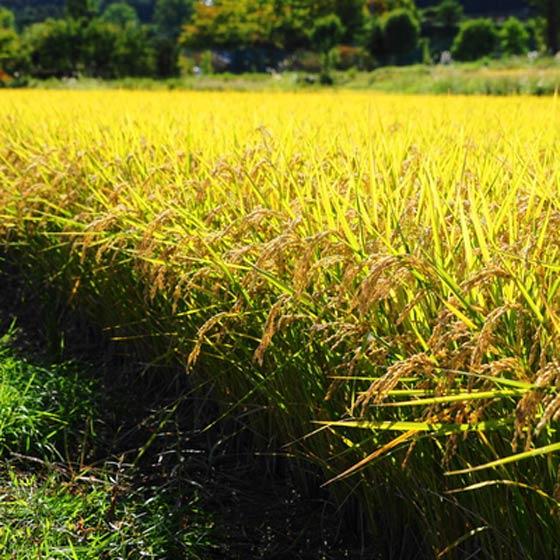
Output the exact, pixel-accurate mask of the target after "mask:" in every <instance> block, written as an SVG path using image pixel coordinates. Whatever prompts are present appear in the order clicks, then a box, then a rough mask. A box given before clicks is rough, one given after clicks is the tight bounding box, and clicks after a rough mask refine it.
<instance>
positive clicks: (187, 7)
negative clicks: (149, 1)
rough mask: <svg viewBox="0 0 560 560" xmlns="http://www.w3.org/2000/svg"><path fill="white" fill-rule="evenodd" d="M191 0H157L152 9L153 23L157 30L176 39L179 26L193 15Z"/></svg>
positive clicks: (179, 30)
mask: <svg viewBox="0 0 560 560" xmlns="http://www.w3.org/2000/svg"><path fill="white" fill-rule="evenodd" d="M193 11H194V10H193V2H192V0H157V2H156V6H155V11H154V23H155V25H156V27H157V29H158V32H159V33H161V34H163V35H165V36H166V37H171V38H173V39H177V38H178V37H179V35H180V33H181V28H182V27H183V25H185V23H187V22H188V21H189V20H190V19H191V17H192V15H193Z"/></svg>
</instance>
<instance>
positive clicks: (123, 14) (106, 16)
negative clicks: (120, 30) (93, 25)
mask: <svg viewBox="0 0 560 560" xmlns="http://www.w3.org/2000/svg"><path fill="white" fill-rule="evenodd" d="M100 19H101V21H104V22H106V23H112V24H113V25H116V26H118V27H126V26H127V25H138V23H139V19H138V14H137V13H136V10H135V9H134V8H133V7H132V6H131V5H130V4H126V3H125V2H115V3H114V4H109V6H107V8H106V9H105V11H104V12H103V14H102V16H101V18H100Z"/></svg>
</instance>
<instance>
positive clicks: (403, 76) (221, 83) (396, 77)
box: [20, 57, 560, 95]
mask: <svg viewBox="0 0 560 560" xmlns="http://www.w3.org/2000/svg"><path fill="white" fill-rule="evenodd" d="M333 78H334V84H333V86H332V87H333V88H334V89H337V88H338V89H340V88H343V89H351V90H372V91H383V92H400V93H411V94H462V95H476V94H486V95H523V94H525V95H552V94H554V93H555V92H556V91H557V90H558V88H559V87H560V64H559V63H558V62H557V61H556V59H554V58H547V57H541V58H539V59H537V60H535V61H533V62H530V61H529V60H528V59H527V58H525V57H512V58H507V59H498V60H491V59H484V60H481V61H478V62H468V63H454V64H452V65H450V66H440V65H431V66H428V65H422V64H416V65H411V66H400V67H397V66H386V67H381V68H377V69H376V70H373V71H372V72H362V71H355V70H349V71H335V72H334V73H333ZM20 85H26V86H28V87H33V88H48V89H78V90H90V89H105V88H109V89H132V90H161V89H171V90H173V89H179V90H181V89H185V90H202V91H205V90H206V91H294V90H305V89H319V88H323V86H321V85H319V81H318V77H317V76H316V75H313V74H306V73H305V72H285V73H281V74H275V75H268V74H257V73H245V74H229V73H225V74H212V75H206V76H184V77H181V78H170V79H166V80H156V79H153V78H125V79H120V80H112V81H105V80H99V79H95V78H79V79H63V80H59V79H49V80H36V79H31V80H29V81H23V82H21V84H20Z"/></svg>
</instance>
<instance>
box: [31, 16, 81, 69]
mask: <svg viewBox="0 0 560 560" xmlns="http://www.w3.org/2000/svg"><path fill="white" fill-rule="evenodd" d="M82 39H83V29H82V26H81V25H80V23H79V22H78V21H76V20H74V19H48V20H46V21H44V22H41V23H36V24H33V25H31V26H29V27H28V28H27V29H26V30H25V32H24V34H23V42H24V45H25V47H26V49H27V50H28V52H29V56H30V63H31V71H32V73H33V74H34V75H37V76H40V77H49V76H57V77H61V76H71V75H74V74H76V73H77V72H78V71H80V70H81V68H80V63H81V61H82Z"/></svg>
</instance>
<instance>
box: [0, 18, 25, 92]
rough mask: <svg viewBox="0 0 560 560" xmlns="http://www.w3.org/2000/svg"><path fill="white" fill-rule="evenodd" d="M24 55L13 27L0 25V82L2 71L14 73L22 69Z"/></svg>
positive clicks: (0, 80)
mask: <svg viewBox="0 0 560 560" xmlns="http://www.w3.org/2000/svg"><path fill="white" fill-rule="evenodd" d="M23 62H24V56H23V54H22V50H21V42H20V39H19V36H18V34H17V33H16V32H15V30H14V29H9V28H8V29H7V28H4V27H0V82H2V81H3V78H2V75H3V74H4V72H6V73H8V74H12V75H13V74H15V73H16V72H18V71H19V70H20V69H22V66H23Z"/></svg>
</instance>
